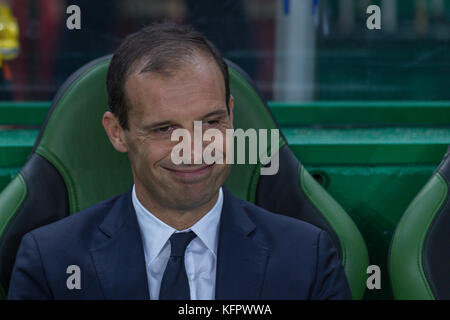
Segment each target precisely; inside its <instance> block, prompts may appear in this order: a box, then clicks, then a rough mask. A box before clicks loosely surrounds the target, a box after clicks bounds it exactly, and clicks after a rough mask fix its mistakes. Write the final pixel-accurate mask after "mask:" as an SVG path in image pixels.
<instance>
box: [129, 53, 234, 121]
mask: <svg viewBox="0 0 450 320" xmlns="http://www.w3.org/2000/svg"><path fill="white" fill-rule="evenodd" d="M139 70H141V69H140V68H137V71H136V72H133V73H132V74H131V75H130V76H129V77H128V79H127V81H126V83H125V92H126V96H127V101H128V105H129V106H130V109H131V110H130V112H129V114H134V115H139V116H141V117H143V116H147V117H151V118H154V119H159V118H165V117H173V116H188V115H189V114H191V115H197V113H201V112H209V111H211V109H212V108H217V107H218V105H219V106H221V105H222V106H223V107H225V83H224V79H223V75H222V73H221V71H220V69H219V66H218V65H217V63H216V62H215V61H214V60H213V59H211V58H204V57H193V59H192V61H189V62H186V63H183V64H182V65H181V66H180V68H178V69H177V70H176V71H174V72H172V73H170V74H168V75H163V74H159V73H155V72H142V73H140V72H139Z"/></svg>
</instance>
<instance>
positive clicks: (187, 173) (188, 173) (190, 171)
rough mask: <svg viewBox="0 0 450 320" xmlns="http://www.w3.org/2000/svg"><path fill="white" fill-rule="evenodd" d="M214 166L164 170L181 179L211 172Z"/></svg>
mask: <svg viewBox="0 0 450 320" xmlns="http://www.w3.org/2000/svg"><path fill="white" fill-rule="evenodd" d="M213 166H214V164H211V165H204V166H200V167H191V168H189V167H186V168H184V169H173V168H164V169H166V170H167V171H169V172H170V173H172V174H174V175H177V176H179V177H185V178H190V177H197V176H200V175H203V174H205V173H207V172H209V171H210V170H211V168H212V167H213Z"/></svg>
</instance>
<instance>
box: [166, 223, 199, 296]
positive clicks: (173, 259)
mask: <svg viewBox="0 0 450 320" xmlns="http://www.w3.org/2000/svg"><path fill="white" fill-rule="evenodd" d="M195 237H196V234H195V233H194V232H193V231H189V232H180V233H174V234H172V236H171V237H170V238H169V241H170V246H171V251H170V258H169V261H168V262H167V266H166V270H165V271H164V275H163V278H162V282H161V288H160V290H159V299H160V300H190V299H191V294H190V291H189V282H188V278H187V275H186V269H185V267H184V252H185V251H186V247H187V246H188V244H189V243H190V242H191V241H192V239H194V238H195Z"/></svg>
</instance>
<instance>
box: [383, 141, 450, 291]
mask: <svg viewBox="0 0 450 320" xmlns="http://www.w3.org/2000/svg"><path fill="white" fill-rule="evenodd" d="M449 186H450V147H449V148H448V150H447V153H446V154H445V156H444V159H443V160H442V162H441V163H440V165H439V166H438V168H437V169H436V171H435V172H434V174H433V175H432V176H431V178H430V180H429V181H428V182H427V183H426V185H425V186H424V187H423V188H422V189H421V190H420V192H419V193H418V194H417V196H416V197H415V198H414V200H413V201H412V202H411V204H410V205H409V206H408V208H407V209H406V211H405V213H404V214H403V216H402V218H401V220H400V222H399V224H398V225H397V228H396V230H395V233H394V235H393V237H392V242H391V246H390V254H389V273H390V279H391V284H392V289H393V292H394V297H395V298H396V299H401V300H404V299H405V300H406V299H407V300H412V299H420V300H425V299H426V300H430V299H431V300H434V299H445V300H449V299H450V232H449V231H450V201H449V199H450V196H449V192H448V190H449Z"/></svg>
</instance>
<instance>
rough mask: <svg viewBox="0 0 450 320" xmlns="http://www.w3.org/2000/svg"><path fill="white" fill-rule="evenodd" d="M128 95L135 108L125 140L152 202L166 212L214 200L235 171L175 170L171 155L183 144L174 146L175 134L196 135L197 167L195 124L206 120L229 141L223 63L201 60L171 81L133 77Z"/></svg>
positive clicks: (229, 116)
mask: <svg viewBox="0 0 450 320" xmlns="http://www.w3.org/2000/svg"><path fill="white" fill-rule="evenodd" d="M125 90H126V96H127V102H128V106H129V107H130V108H129V113H128V123H129V130H124V131H123V135H124V140H125V143H126V146H127V149H128V150H127V151H128V156H129V158H130V162H131V167H132V171H133V175H134V181H135V184H136V188H139V187H140V188H142V189H141V190H145V196H146V197H147V198H148V199H147V200H148V201H149V203H153V204H155V205H157V207H162V208H170V209H175V210H192V209H195V208H199V207H201V206H202V205H205V204H207V203H209V202H210V201H211V200H213V199H214V197H215V196H216V195H217V192H218V190H219V188H220V186H221V185H222V184H223V183H224V182H225V180H226V178H227V176H228V174H229V171H230V166H229V165H227V164H213V165H206V164H190V165H185V164H181V165H175V164H174V163H173V161H172V160H171V152H172V148H173V147H174V146H175V145H176V144H178V143H179V141H171V135H172V133H173V131H174V130H175V129H178V128H183V129H186V130H188V131H189V132H190V134H191V139H192V145H191V150H192V152H191V163H194V162H193V159H194V151H195V150H194V144H193V140H194V131H193V130H194V121H196V120H197V121H202V126H203V128H202V129H203V131H205V130H207V129H209V128H215V129H218V130H220V131H221V132H222V134H223V141H225V130H226V129H228V128H232V108H233V101H230V114H228V112H227V108H226V104H225V98H224V97H225V86H224V80H223V76H222V73H221V72H220V69H219V67H218V66H217V64H216V63H215V62H214V61H213V60H212V59H208V58H203V57H197V58H194V59H193V63H186V64H185V65H184V66H182V67H181V68H180V69H179V70H178V71H176V72H175V73H174V74H172V75H170V76H163V75H160V74H157V73H153V72H144V73H140V74H139V73H134V74H132V75H130V76H129V77H128V79H127V81H126V83H125ZM205 146H206V144H203V147H205ZM224 149H225V148H224ZM197 151H201V152H202V151H203V148H202V150H197ZM223 153H224V159H225V151H223Z"/></svg>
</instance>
